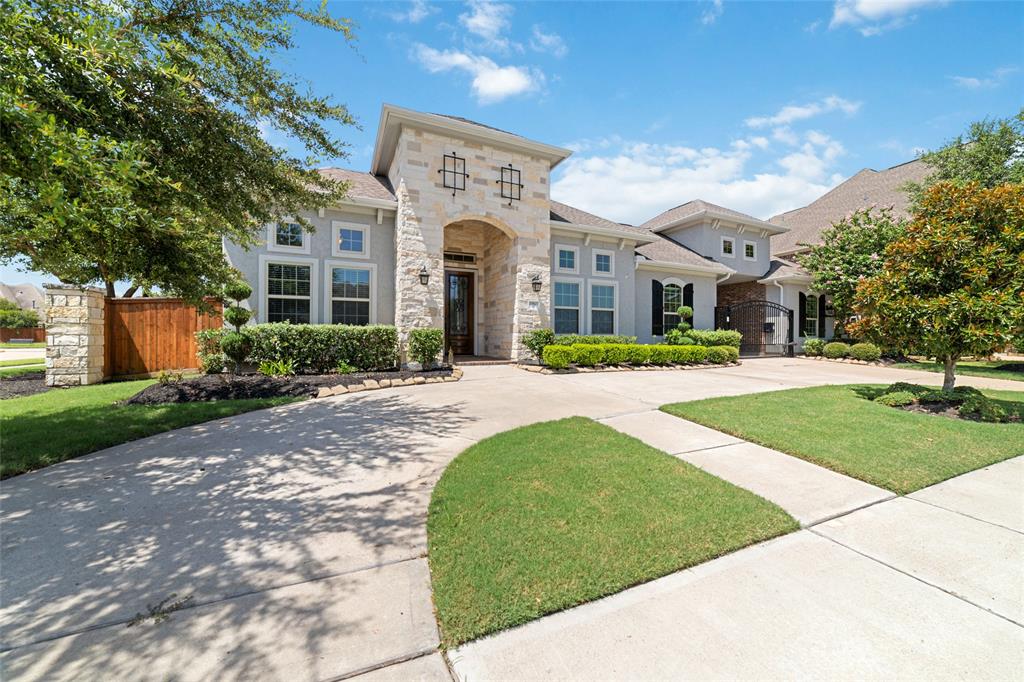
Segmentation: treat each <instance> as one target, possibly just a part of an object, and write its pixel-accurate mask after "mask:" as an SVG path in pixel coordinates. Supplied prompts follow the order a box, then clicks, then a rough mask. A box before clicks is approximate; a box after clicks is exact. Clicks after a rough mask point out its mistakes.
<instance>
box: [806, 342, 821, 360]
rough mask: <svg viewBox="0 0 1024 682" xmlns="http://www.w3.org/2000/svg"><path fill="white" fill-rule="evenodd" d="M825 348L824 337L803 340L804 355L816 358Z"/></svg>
mask: <svg viewBox="0 0 1024 682" xmlns="http://www.w3.org/2000/svg"><path fill="white" fill-rule="evenodd" d="M824 349H825V339H807V340H806V341H804V355H806V356H807V357H809V358H816V357H818V356H820V355H821V352H822V351H823V350H824Z"/></svg>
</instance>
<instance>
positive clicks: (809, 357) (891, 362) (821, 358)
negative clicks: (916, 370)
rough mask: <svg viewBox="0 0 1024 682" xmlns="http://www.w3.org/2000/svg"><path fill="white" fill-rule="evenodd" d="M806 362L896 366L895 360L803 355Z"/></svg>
mask: <svg viewBox="0 0 1024 682" xmlns="http://www.w3.org/2000/svg"><path fill="white" fill-rule="evenodd" d="M800 357H801V358H803V359H804V360H818V361H822V362H842V363H845V364H847V365H870V366H872V367H889V366H890V365H895V364H896V361H895V360H874V361H871V362H869V361H868V360H854V359H853V358H826V357H824V356H815V355H801V356H800Z"/></svg>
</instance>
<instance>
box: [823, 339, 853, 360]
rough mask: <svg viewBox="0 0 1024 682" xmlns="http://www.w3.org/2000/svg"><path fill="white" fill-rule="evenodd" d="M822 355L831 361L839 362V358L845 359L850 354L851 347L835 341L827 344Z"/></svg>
mask: <svg viewBox="0 0 1024 682" xmlns="http://www.w3.org/2000/svg"><path fill="white" fill-rule="evenodd" d="M821 353H822V355H824V356H825V357H826V358H829V359H830V360H838V359H839V358H845V357H846V356H847V355H849V354H850V347H849V346H847V345H846V344H845V343H841V342H839V341H833V342H832V343H826V344H825V347H824V348H822V350H821Z"/></svg>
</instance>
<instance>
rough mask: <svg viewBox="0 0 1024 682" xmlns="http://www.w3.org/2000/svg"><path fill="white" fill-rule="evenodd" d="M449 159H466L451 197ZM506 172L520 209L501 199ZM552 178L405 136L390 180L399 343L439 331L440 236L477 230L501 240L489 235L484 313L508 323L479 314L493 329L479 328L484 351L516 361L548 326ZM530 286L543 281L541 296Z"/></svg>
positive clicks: (479, 149) (462, 145) (481, 150)
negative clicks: (525, 342)
mask: <svg viewBox="0 0 1024 682" xmlns="http://www.w3.org/2000/svg"><path fill="white" fill-rule="evenodd" d="M451 153H456V154H458V155H459V156H460V157H463V158H465V159H466V172H467V173H468V174H469V177H468V178H466V180H465V187H466V188H465V190H458V191H455V192H453V191H452V189H451V188H446V187H444V186H443V185H444V183H443V178H442V174H441V173H439V172H438V171H439V170H440V169H441V167H442V163H443V157H444V155H445V154H451ZM509 164H512V165H513V166H514V167H515V168H516V169H518V170H520V171H521V182H522V184H523V188H522V199H521V200H519V201H513V202H509V200H508V199H503V198H502V197H501V191H500V186H499V184H498V182H497V180H498V179H499V178H500V177H501V168H502V167H507V166H508V165H509ZM550 170H551V167H550V162H549V161H548V160H546V159H541V158H537V157H534V156H531V155H530V154H527V153H524V152H521V151H515V150H511V149H504V148H499V147H492V146H490V145H487V144H484V143H479V142H473V141H468V140H463V139H459V138H457V137H453V136H448V135H445V134H440V133H437V132H432V131H427V130H421V129H417V128H413V127H403V128H402V131H401V133H400V135H399V137H398V142H397V146H396V149H395V155H394V158H393V160H392V161H391V165H390V167H389V172H388V177H389V179H390V181H391V184H392V186H393V187H395V188H396V194H397V197H398V215H397V220H396V225H395V259H396V268H395V299H396V309H395V325H396V326H397V327H398V330H399V334H400V335H402V336H403V337H405V336H406V335H407V334H408V331H409V330H410V329H414V328H417V327H443V326H444V305H445V301H444V295H445V291H444V256H443V253H444V249H445V246H446V243H445V240H446V228H447V227H448V226H451V225H454V224H460V223H479V224H483V225H486V226H488V227H489V228H493V230H497V231H498V232H500V233H502V236H501V237H498V236H496V235H493V234H488V235H487V246H485V254H484V261H485V263H484V273H483V278H482V279H483V289H484V292H485V293H484V296H485V299H484V300H485V303H484V310H485V311H486V310H493V311H495V312H497V311H499V310H504V311H507V312H510V313H511V315H510V316H509V317H506V318H505V319H504V320H499V319H498V317H497V315H490V316H487V315H486V312H485V320H491V322H490V323H488V322H486V321H485V322H484V324H485V334H484V335H485V337H486V338H485V340H484V343H483V346H484V349H483V350H484V351H485V352H486V353H488V354H494V355H497V356H499V357H510V358H513V359H518V358H519V357H520V356H521V355H525V354H526V353H528V352H529V351H527V350H526V349H525V347H523V346H522V343H521V338H522V336H523V334H525V333H527V332H529V331H530V330H532V329H535V328H537V327H547V326H550V324H551V323H550V316H549V312H548V306H547V304H546V300H547V299H548V298H549V297H550V293H549V286H550V255H549V250H550V243H551V234H550V228H549V225H548V220H549V217H550V202H549V196H548V187H549V184H548V175H549V173H550ZM488 264H489V265H490V269H489V270H488ZM422 268H426V270H427V272H428V273H429V280H428V283H427V285H426V286H424V285H423V284H421V283H420V278H419V274H420V270H421V269H422ZM534 276H539V277H540V280H541V292H540V293H538V292H535V291H534V290H533V284H532V279H533V277H534ZM478 338H479V337H478ZM478 352H479V351H478Z"/></svg>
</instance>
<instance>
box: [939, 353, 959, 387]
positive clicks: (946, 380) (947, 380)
mask: <svg viewBox="0 0 1024 682" xmlns="http://www.w3.org/2000/svg"><path fill="white" fill-rule="evenodd" d="M944 360H945V365H946V375H945V377H943V379H942V390H943V391H952V390H953V385H954V384H955V383H956V361H957V358H955V357H953V356H952V355H947V356H946V357H945V358H944Z"/></svg>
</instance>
